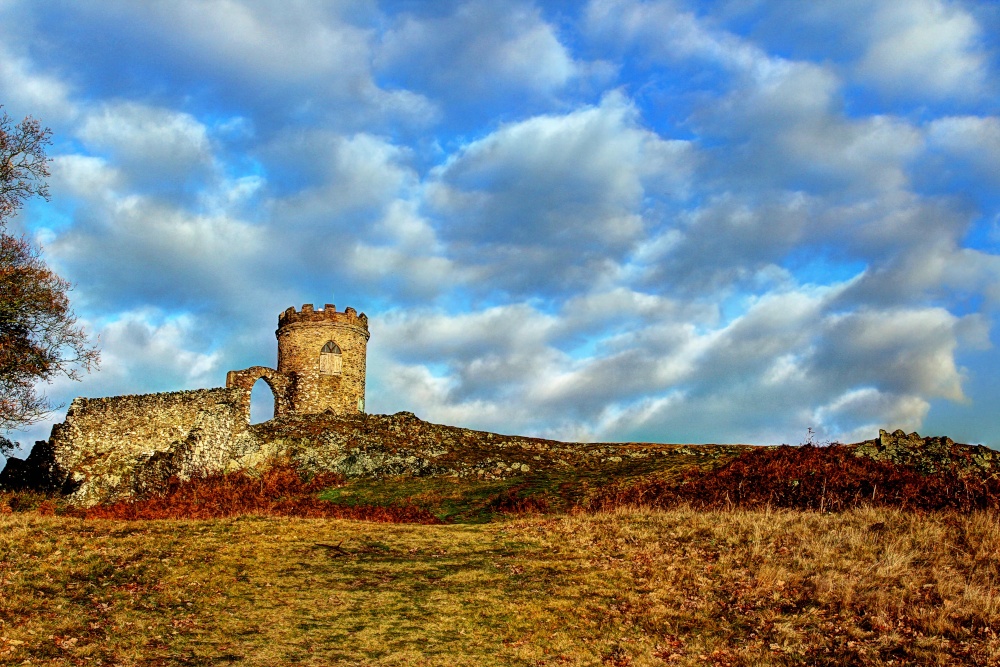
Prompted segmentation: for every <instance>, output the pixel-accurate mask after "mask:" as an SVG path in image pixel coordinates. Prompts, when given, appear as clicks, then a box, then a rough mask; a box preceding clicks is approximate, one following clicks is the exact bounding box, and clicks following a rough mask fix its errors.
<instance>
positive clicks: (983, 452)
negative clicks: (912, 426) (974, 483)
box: [853, 429, 1000, 474]
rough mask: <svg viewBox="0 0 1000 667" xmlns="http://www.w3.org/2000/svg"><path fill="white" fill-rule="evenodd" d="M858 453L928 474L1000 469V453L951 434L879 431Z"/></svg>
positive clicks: (856, 448)
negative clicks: (876, 436)
mask: <svg viewBox="0 0 1000 667" xmlns="http://www.w3.org/2000/svg"><path fill="white" fill-rule="evenodd" d="M853 447H854V455H855V456H859V457H860V456H864V457H868V458H870V459H874V460H876V461H891V462H892V463H895V464H897V465H903V466H907V467H909V468H914V469H915V470H918V471H920V472H922V473H925V474H933V473H935V472H940V471H943V470H957V471H958V472H960V473H993V472H998V471H1000V452H997V451H994V450H992V449H990V448H989V447H984V446H983V445H964V444H960V443H956V442H955V441H953V440H952V439H951V438H948V437H926V438H924V437H921V436H920V435H919V434H917V433H915V432H914V433H904V432H903V431H902V430H896V431H893V432H892V433H889V432H888V431H886V430H884V429H880V430H879V436H878V438H876V439H874V440H865V441H864V442H859V443H857V444H856V445H853Z"/></svg>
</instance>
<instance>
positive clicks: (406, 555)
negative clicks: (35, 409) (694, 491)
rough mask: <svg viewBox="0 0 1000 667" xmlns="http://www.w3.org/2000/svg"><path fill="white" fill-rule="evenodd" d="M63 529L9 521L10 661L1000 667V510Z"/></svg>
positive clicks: (14, 517)
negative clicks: (999, 516)
mask: <svg viewBox="0 0 1000 667" xmlns="http://www.w3.org/2000/svg"><path fill="white" fill-rule="evenodd" d="M360 491H361V490H360V489H359V490H358V492H359V493H360ZM415 491H418V492H419V489H417V490H415ZM445 500H447V499H445ZM459 511H460V510H456V512H459ZM43 514H44V513H39V512H38V511H26V512H20V513H13V514H6V515H0V664H11V665H19V664H31V665H101V664H104V665H216V664H240V665H602V664H603V665H619V666H621V665H665V664H666V665H702V664H711V665H890V664H896V665H901V664H911V665H917V664H919V665H956V664H959V665H1000V638H998V636H997V634H996V633H997V631H998V628H1000V591H998V585H1000V555H998V554H1000V524H998V517H997V515H996V514H995V513H989V512H976V513H970V514H958V513H947V512H939V513H923V514H918V513H909V512H901V511H898V510H892V509H856V510H851V511H847V512H843V513H836V514H823V513H819V512H809V511H788V510H786V511H766V510H765V511H747V510H734V511H722V512H709V511H692V510H687V509H675V510H669V511H649V510H631V511H629V510H618V511H614V512H610V513H589V512H571V513H561V514H554V515H538V516H523V517H511V518H507V519H502V520H496V521H493V522H490V523H462V524H447V525H406V524H386V523H367V522H357V521H346V520H340V519H297V518H265V517H240V518H225V519H212V520H203V521H194V520H186V521H109V520H93V519H90V520H82V519H79V518H69V517H65V516H44V515H43Z"/></svg>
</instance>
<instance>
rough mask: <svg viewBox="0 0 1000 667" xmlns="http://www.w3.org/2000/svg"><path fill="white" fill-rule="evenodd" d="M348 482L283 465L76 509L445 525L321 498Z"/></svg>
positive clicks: (100, 513) (405, 510)
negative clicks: (307, 475) (309, 475)
mask: <svg viewBox="0 0 1000 667" xmlns="http://www.w3.org/2000/svg"><path fill="white" fill-rule="evenodd" d="M342 482H343V478H342V477H341V476H340V475H336V474H334V473H326V474H322V475H316V476H315V477H312V478H310V479H306V478H305V477H303V476H302V474H301V473H300V472H299V471H298V470H296V469H295V467H294V466H291V465H278V466H275V467H273V468H271V469H270V470H268V471H267V472H265V473H263V474H262V475H261V476H259V477H254V476H251V475H248V474H246V473H245V472H242V471H240V472H235V473H231V474H228V475H206V476H203V477H195V478H193V479H191V480H188V481H180V480H178V479H177V478H171V479H170V480H169V481H168V482H167V484H166V490H165V491H164V492H163V493H162V494H157V495H156V496H151V497H147V498H140V499H135V500H123V501H120V502H117V503H113V504H109V505H98V506H96V507H90V508H87V509H80V510H72V511H71V513H73V514H76V515H78V516H81V517H83V518H87V519H126V520H136V519H215V518H220V517H230V516H240V515H248V514H254V515H268V516H296V517H309V518H319V517H324V518H333V519H355V520H360V521H379V522H383V523H425V524H431V523H441V522H440V521H439V520H438V519H437V517H435V516H434V515H433V514H431V513H430V512H428V511H427V510H425V509H422V508H419V507H414V506H410V505H404V506H377V505H356V506H344V505H337V504H334V503H331V502H328V501H326V500H320V499H319V498H317V497H316V494H317V493H318V492H319V491H321V490H323V489H326V488H329V487H331V486H335V485H337V484H340V483H342Z"/></svg>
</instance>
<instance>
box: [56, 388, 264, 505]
mask: <svg viewBox="0 0 1000 667" xmlns="http://www.w3.org/2000/svg"><path fill="white" fill-rule="evenodd" d="M247 408H248V405H247V401H246V397H245V392H244V390H242V389H238V388H215V389H198V390H194V391H176V392H169V393H160V394H140V395H130V396H113V397H109V398H77V399H75V400H74V401H73V402H72V404H71V405H70V407H69V410H68V412H67V413H66V421H65V422H63V423H61V424H56V425H55V426H54V427H53V429H52V436H51V438H50V443H51V446H52V452H53V455H54V458H55V462H56V464H57V466H58V469H59V470H60V471H63V474H64V475H66V479H65V483H66V486H67V488H69V489H72V490H73V491H72V497H73V499H74V500H75V501H77V502H80V503H83V504H93V503H95V502H99V501H104V500H110V499H114V498H117V497H121V496H128V495H132V494H134V493H137V492H139V493H141V492H142V491H143V490H144V487H146V486H147V485H150V484H159V483H162V481H163V478H164V477H165V476H169V474H177V475H179V476H180V477H182V478H184V477H188V476H190V475H191V473H193V472H196V471H204V472H218V471H222V470H224V469H225V467H226V465H227V463H228V462H229V461H231V460H232V459H233V457H234V456H235V455H236V454H237V450H239V448H240V444H241V440H245V439H246V437H245V436H246V432H247V429H248V426H249V424H248V419H247V417H248V413H247ZM241 436H243V437H241ZM243 444H244V446H245V445H246V443H243ZM168 471H169V472H168Z"/></svg>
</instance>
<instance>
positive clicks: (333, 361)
mask: <svg viewBox="0 0 1000 667" xmlns="http://www.w3.org/2000/svg"><path fill="white" fill-rule="evenodd" d="M275 335H276V337H277V339H278V367H277V369H274V368H268V367H266V366H253V367H251V368H247V369H245V370H240V371H230V372H229V373H228V375H227V377H226V386H225V387H219V388H213V389H201V390H195V391H177V392H168V393H157V394H143V395H135V396H112V397H107V398H77V399H74V400H73V402H72V404H71V405H70V407H69V410H68V411H67V413H66V421H64V422H63V423H61V424H56V425H55V426H54V427H53V429H52V436H51V438H50V439H49V443H48V447H46V448H45V449H46V451H47V452H50V454H49V455H50V456H51V457H53V459H54V460H53V461H52V465H50V466H49V467H50V468H51V469H52V470H53V471H54V472H55V474H57V475H59V476H60V477H61V478H62V479H61V480H60V481H61V482H62V484H63V487H64V489H65V490H67V491H69V492H70V493H71V498H72V499H73V500H75V501H77V502H79V503H82V504H93V503H97V502H101V501H106V500H110V499H114V498H117V497H123V496H128V495H132V494H134V493H136V492H139V491H141V490H142V489H143V488H144V487H147V486H148V485H149V484H150V483H155V482H156V481H157V480H162V479H163V477H164V475H166V474H176V475H178V476H180V477H181V478H182V479H183V478H188V477H189V476H190V475H191V474H193V473H195V472H198V473H209V474H210V473H214V472H224V471H227V470H231V469H233V468H238V467H243V466H244V465H246V464H247V463H248V461H250V460H251V459H254V458H256V456H255V454H256V453H257V452H258V450H259V449H260V442H259V440H258V439H257V438H255V437H254V436H253V434H252V433H251V432H250V430H249V423H250V393H251V391H252V389H253V386H254V383H256V382H257V380H261V379H263V380H264V381H265V382H266V383H267V384H268V386H269V387H270V388H271V391H272V392H273V393H274V414H275V417H276V418H281V417H293V416H303V415H311V414H320V413H328V414H331V415H336V416H344V417H348V416H353V415H358V414H361V413H363V412H364V407H365V361H366V351H367V344H368V338H369V335H370V334H369V332H368V317H367V316H366V315H365V314H364V313H361V314H360V315H359V314H357V311H355V309H353V308H347V309H345V310H344V312H337V309H336V307H335V306H334V305H333V304H326V305H325V307H324V308H322V309H318V310H317V309H314V308H313V305H312V304H305V305H303V306H302V309H301V310H298V311H297V310H295V308H288V309H287V310H286V311H284V312H283V313H281V315H280V316H279V318H278V329H277V331H276V332H275Z"/></svg>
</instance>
